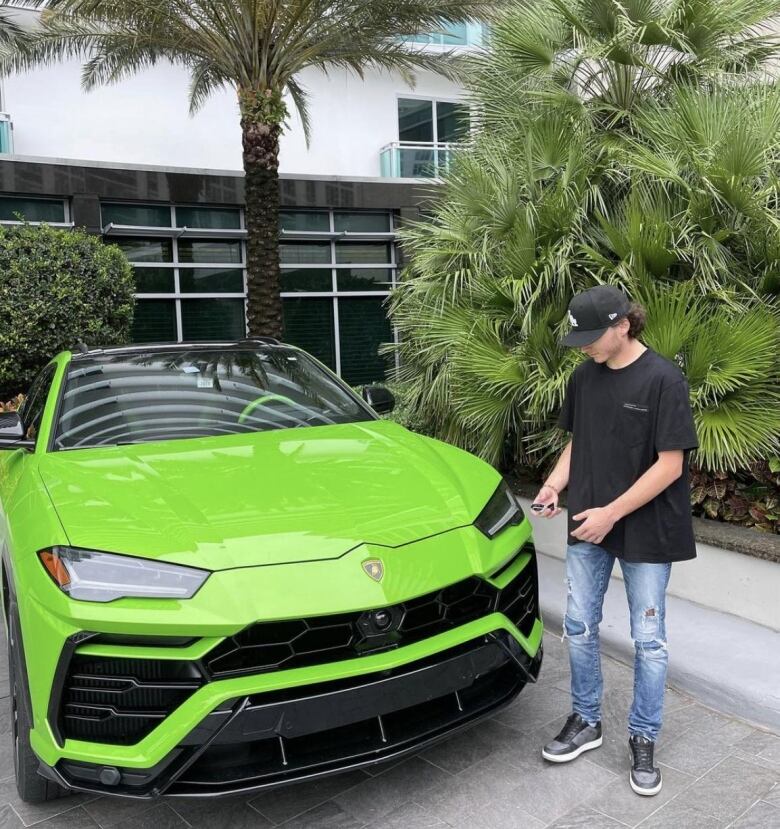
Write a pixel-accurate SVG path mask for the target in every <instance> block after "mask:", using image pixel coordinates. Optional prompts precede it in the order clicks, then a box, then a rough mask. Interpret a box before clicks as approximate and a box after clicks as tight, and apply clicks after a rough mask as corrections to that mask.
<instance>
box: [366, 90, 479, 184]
mask: <svg viewBox="0 0 780 829" xmlns="http://www.w3.org/2000/svg"><path fill="white" fill-rule="evenodd" d="M470 128H471V118H470V113H469V108H468V106H467V105H466V104H463V103H458V102H457V101H436V100H428V99H424V98H399V99H398V141H395V142H392V143H390V144H388V145H387V146H385V147H383V148H382V150H381V151H380V155H379V158H380V173H381V175H382V176H383V177H390V178H397V177H399V176H401V177H403V178H433V177H436V176H439V175H440V174H441V173H442V171H445V170H447V168H448V167H449V164H450V156H451V154H452V152H453V149H454V147H453V145H454V144H457V142H459V141H462V140H464V139H465V138H466V137H467V136H468V134H469V131H470Z"/></svg>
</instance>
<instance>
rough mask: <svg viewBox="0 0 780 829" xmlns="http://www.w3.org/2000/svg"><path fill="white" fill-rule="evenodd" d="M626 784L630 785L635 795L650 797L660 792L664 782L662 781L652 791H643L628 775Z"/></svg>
mask: <svg viewBox="0 0 780 829" xmlns="http://www.w3.org/2000/svg"><path fill="white" fill-rule="evenodd" d="M628 782H629V783H630V784H631V788H632V789H633V790H634V791H635V792H636V793H637V794H641V795H644V796H645V797H652V796H653V795H654V794H658V792H660V791H661V786H663V784H664V781H663V780H662V781H661V782H660V783H659V784H658V785H657V786H656V787H655V788H654V789H643V788H641V787H640V786H637V785H636V784H635V783H634V781H633V780H632V778H631V774H630V773H629V775H628Z"/></svg>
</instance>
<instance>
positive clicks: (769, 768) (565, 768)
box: [0, 633, 780, 829]
mask: <svg viewBox="0 0 780 829" xmlns="http://www.w3.org/2000/svg"><path fill="white" fill-rule="evenodd" d="M544 644H545V661H544V665H543V666H542V674H541V677H540V681H539V683H538V684H537V685H535V686H533V687H530V688H526V690H525V691H523V693H522V694H521V695H520V696H519V697H518V699H517V700H516V701H515V703H514V704H513V705H512V706H511V707H510V708H508V709H505V710H504V711H503V712H502V713H501V714H499V715H497V716H496V717H495V718H493V719H491V720H488V721H486V722H484V723H482V724H481V725H478V726H476V727H475V728H473V729H471V730H470V731H468V732H466V733H465V734H462V735H460V736H458V737H455V738H453V739H452V740H450V741H448V742H445V743H440V744H439V745H437V746H434V747H433V748H431V749H429V750H428V751H425V752H423V753H422V754H420V755H418V756H416V757H412V758H410V759H407V760H404V761H403V762H401V763H400V764H397V765H394V766H392V765H391V766H377V767H374V768H373V769H371V770H370V771H367V772H366V771H359V772H351V773H348V774H344V775H339V776H337V777H331V778H327V779H324V780H321V781H319V782H316V783H313V784H299V785H295V786H288V787H286V788H283V789H277V790H276V791H270V792H266V793H264V794H260V795H256V796H254V797H251V798H243V799H237V798H234V799H232V800H218V801H212V802H203V801H199V800H198V801H193V800H179V799H168V800H163V801H157V802H136V801H128V800H119V799H112V798H102V797H99V798H89V797H85V796H83V795H79V796H75V797H70V798H64V799H62V800H58V801H54V802H53V803H51V804H47V805H46V806H43V807H33V806H28V805H26V804H23V803H21V802H20V801H19V800H18V798H17V797H16V789H15V786H14V780H13V755H12V751H11V741H10V734H9V714H8V705H7V702H8V700H7V695H8V682H7V675H6V673H5V671H6V668H5V666H6V659H5V652H4V646H2V651H3V652H2V653H0V660H1V661H0V665H2V669H0V670H2V673H0V696H2V697H4V698H5V699H2V700H0V703H2V709H0V710H2V714H0V728H2V730H3V732H4V733H5V734H6V738H5V739H4V740H3V741H2V743H0V804H2V805H0V829H19V827H23V826H37V827H40V829H97V827H106V828H107V827H112V829H186V827H188V826H192V827H202V829H250V828H251V829H267V827H272V826H278V825H284V826H285V827H288V828H289V827H296V829H330V827H339V829H342V828H343V829H359V827H371V829H423V827H425V829H428V827H439V829H447V827H448V826H449V827H456V829H515V827H516V828H517V829H543V827H549V829H564V827H567V828H568V827H571V828H572V829H573V827H581V829H622V827H626V826H630V827H634V826H641V827H642V829H693V827H696V829H725V827H733V829H780V784H778V781H780V737H777V736H774V735H771V734H767V733H766V732H762V731H758V730H756V729H755V728H752V727H751V726H749V725H747V724H745V723H743V722H740V721H739V720H736V719H733V718H730V717H725V716H722V715H720V714H717V713H715V712H713V711H711V710H709V709H707V708H704V707H703V706H701V705H698V704H697V703H696V701H695V700H693V699H691V698H689V697H686V696H683V695H682V694H679V693H676V692H675V691H671V690H670V691H669V693H668V695H667V707H666V723H665V728H664V732H663V734H662V736H661V740H660V743H659V747H658V752H657V758H658V760H659V762H660V763H661V764H662V767H663V772H664V788H663V791H662V792H661V794H660V795H658V796H656V797H651V798H643V797H639V796H637V795H635V794H634V793H633V792H632V791H631V789H630V788H629V785H628V746H627V736H626V733H625V720H626V713H627V711H628V706H629V703H630V697H631V686H632V672H631V670H630V669H629V668H627V667H626V666H624V665H622V664H620V663H618V662H616V661H614V660H612V659H608V658H605V659H604V677H605V701H604V702H605V706H604V745H603V746H602V747H601V748H599V749H596V750H595V751H591V752H589V753H588V754H587V755H584V756H582V757H580V758H579V759H577V760H576V761H575V762H573V763H570V764H567V765H561V766H554V765H550V764H547V763H545V762H544V761H543V760H542V758H541V756H540V753H539V749H540V746H541V744H542V742H544V741H545V740H547V739H549V737H550V736H551V735H554V734H555V733H556V732H557V731H558V729H559V728H560V726H561V725H562V724H563V721H564V720H565V719H566V715H567V714H568V711H569V695H568V690H567V689H568V662H567V659H566V652H565V649H564V647H563V646H562V645H561V643H560V641H559V640H558V638H557V637H555V636H554V635H552V634H550V633H547V634H545V640H544ZM767 657H768V658H770V657H771V655H770V654H767ZM724 669H725V665H724Z"/></svg>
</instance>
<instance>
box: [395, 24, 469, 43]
mask: <svg viewBox="0 0 780 829" xmlns="http://www.w3.org/2000/svg"><path fill="white" fill-rule="evenodd" d="M404 39H405V40H406V41H407V42H409V43H424V44H432V45H435V46H481V45H482V44H483V43H484V26H483V25H482V24H481V23H442V24H441V27H440V28H438V29H436V30H435V31H432V32H422V33H420V34H416V35H412V36H411V37H408V38H404Z"/></svg>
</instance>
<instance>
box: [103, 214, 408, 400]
mask: <svg viewBox="0 0 780 829" xmlns="http://www.w3.org/2000/svg"><path fill="white" fill-rule="evenodd" d="M101 211H102V222H103V232H104V240H105V241H106V242H107V243H111V244H116V245H118V246H119V247H120V248H121V249H122V251H123V252H124V253H125V255H126V256H127V258H128V259H129V260H130V262H131V264H132V265H133V271H134V277H135V284H136V309H135V318H134V322H133V333H132V339H133V342H137V343H144V342H182V341H213V340H236V339H241V338H242V337H244V336H246V322H245V318H246V317H245V302H246V244H245V242H244V236H245V231H244V229H243V222H244V220H243V214H242V211H240V210H239V209H229V208H210V207H206V208H204V207H189V206H178V205H177V206H171V205H144V204H119V203H106V204H103V205H101ZM394 238H395V232H394V225H393V217H392V214H391V213H389V212H387V211H384V212H381V211H346V210H337V211H328V210H284V211H282V212H281V213H280V241H279V254H280V260H281V288H282V294H281V296H282V307H283V310H284V339H285V341H286V342H289V343H291V344H292V345H297V346H299V347H300V348H303V349H305V350H306V351H308V352H309V353H311V354H313V355H314V356H315V357H316V358H317V359H319V360H321V361H322V362H323V363H325V365H327V366H329V367H330V368H331V369H333V370H334V371H336V372H337V373H338V374H340V375H341V376H342V377H343V378H344V380H346V381H347V382H348V383H352V384H362V383H371V382H374V381H377V380H382V379H383V378H384V376H385V372H386V367H387V359H386V358H385V357H383V356H380V355H379V347H380V346H381V345H382V344H384V343H387V342H391V341H392V340H393V336H394V335H393V330H392V328H391V325H390V322H389V320H388V319H387V314H386V311H385V305H384V303H385V300H386V297H387V296H388V294H389V292H390V289H391V288H392V286H393V285H394V283H395V278H396V268H397V264H396V250H395V245H394Z"/></svg>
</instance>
